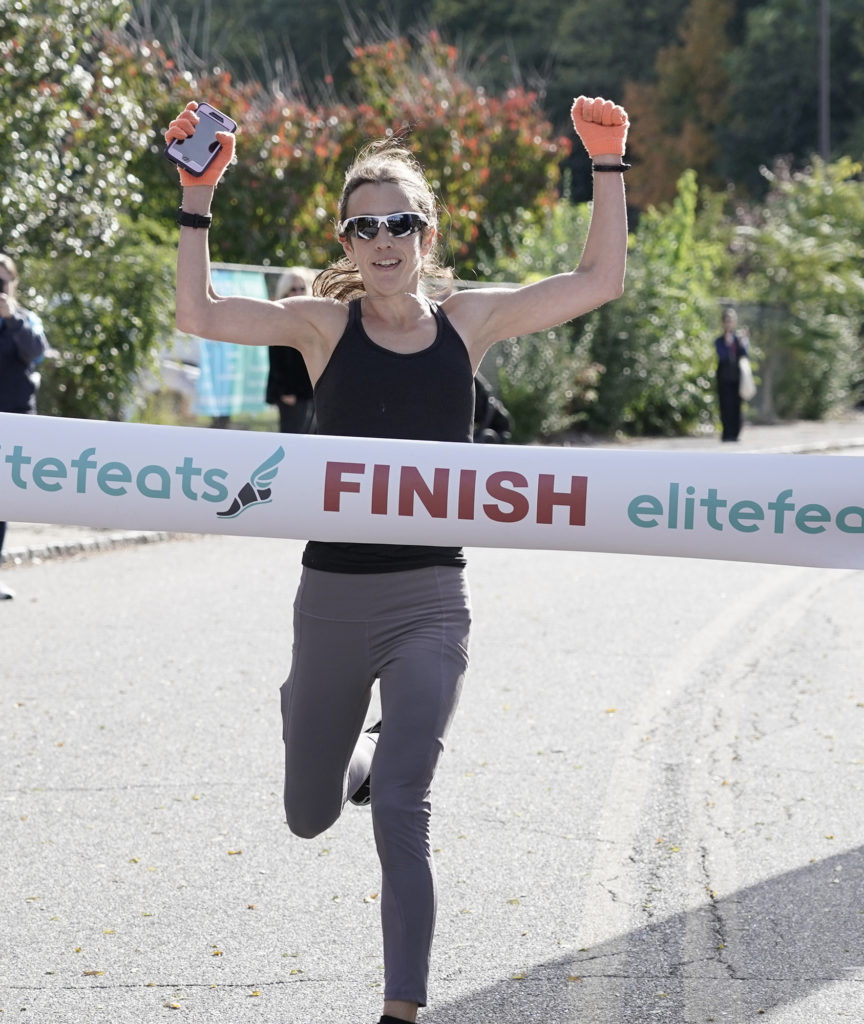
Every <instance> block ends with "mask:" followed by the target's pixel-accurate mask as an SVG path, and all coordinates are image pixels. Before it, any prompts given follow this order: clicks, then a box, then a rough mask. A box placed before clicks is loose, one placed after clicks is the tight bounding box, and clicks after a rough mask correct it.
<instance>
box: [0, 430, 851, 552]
mask: <svg viewBox="0 0 864 1024" xmlns="http://www.w3.org/2000/svg"><path fill="white" fill-rule="evenodd" d="M0 514H2V517H3V518H4V519H6V520H12V521H18V522H34V523H60V524H70V525H80V526H94V527H108V528H126V529H138V530H161V531H172V532H180V533H220V534H233V535H242V536H257V537H283V538H289V537H290V538H296V539H300V540H303V539H307V538H313V539H315V540H331V541H355V542H361V543H369V542H374V543H390V544H435V545H465V546H467V547H472V546H473V547H504V548H551V549H558V550H574V551H603V552H615V553H622V554H640V555H671V556H683V557H690V558H713V559H727V560H731V561H743V562H767V563H776V564H785V565H805V566H819V567H826V568H855V569H860V568H864V459H860V458H856V457H854V456H825V455H809V456H807V457H806V458H805V457H802V456H799V455H759V454H737V453H736V454H731V453H727V452H722V453H721V452H714V453H705V452H699V453H681V452H672V451H669V452H645V451H638V452H635V451H618V450H610V449H583V448H555V447H528V446H519V445H471V444H452V443H443V442H434V441H388V440H380V439H377V438H356V437H328V436H321V437H319V436H313V435H297V434H275V433H261V432H255V431H238V430H213V429H210V428H195V427H163V426H148V425H142V424H130V423H108V422H102V421H98V420H73V419H56V418H52V417H45V416H25V415H15V414H10V413H7V414H2V415H0Z"/></svg>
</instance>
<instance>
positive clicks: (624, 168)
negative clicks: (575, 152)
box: [591, 160, 633, 174]
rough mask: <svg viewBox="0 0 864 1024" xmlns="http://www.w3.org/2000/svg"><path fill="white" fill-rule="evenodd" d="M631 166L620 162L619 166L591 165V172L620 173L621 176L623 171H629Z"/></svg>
mask: <svg viewBox="0 0 864 1024" xmlns="http://www.w3.org/2000/svg"><path fill="white" fill-rule="evenodd" d="M632 166H633V165H632V164H625V163H624V161H623V160H622V161H621V163H620V164H591V170H592V171H620V172H621V173H622V174H623V173H624V172H625V171H629V170H630V168H631V167H632Z"/></svg>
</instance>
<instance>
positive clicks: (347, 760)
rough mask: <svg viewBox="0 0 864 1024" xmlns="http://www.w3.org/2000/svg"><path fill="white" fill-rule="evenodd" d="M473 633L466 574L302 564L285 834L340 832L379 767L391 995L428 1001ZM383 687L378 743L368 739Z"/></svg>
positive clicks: (379, 843)
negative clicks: (439, 821) (442, 834)
mask: <svg viewBox="0 0 864 1024" xmlns="http://www.w3.org/2000/svg"><path fill="white" fill-rule="evenodd" d="M470 625H471V611H470V601H469V596H468V587H467V581H466V579H465V573H464V570H462V569H457V568H451V567H444V566H435V567H432V568H428V569H413V570H409V571H406V572H395V573H378V574H351V573H328V572H320V571H318V570H315V569H304V570H303V574H302V577H301V580H300V587H299V589H298V591H297V597H296V600H295V602H294V652H293V662H292V665H291V673H290V675H289V676H288V679H287V680H286V681H285V683H284V684H283V686H282V721H283V737H284V740H285V814H286V817H287V821H288V825H289V826H290V828H291V830H292V832H294V833H295V834H296V835H298V836H303V837H305V838H310V839H311V838H312V837H314V836H316V835H318V834H319V833H321V832H323V831H324V830H325V829H327V828H329V827H330V825H332V824H333V822H334V821H335V820H336V819H337V818H338V817H339V815H340V814H341V812H342V808H343V806H344V805H345V801H346V800H347V798H348V796H350V795H351V794H353V793H354V792H355V791H356V790H357V788H358V787H359V786H360V784H361V783H362V782H363V780H364V779H365V778H366V776H367V775H368V774H369V772H370V768H371V773H372V781H371V794H372V805H371V806H372V824H373V830H374V833H375V844H376V847H377V850H378V857H379V859H380V861H381V869H382V883H381V927H382V931H383V936H384V998H385V999H404V1000H407V1001H409V1002H416V1003H419V1004H420V1005H421V1006H425V1005H426V983H427V978H428V974H429V955H430V949H431V946H432V934H433V931H434V928H435V910H436V890H435V868H434V864H433V861H432V851H431V848H430V843H429V817H430V811H431V802H430V789H431V785H432V777H433V776H434V774H435V769H436V767H437V765H438V760H439V758H440V756H441V753H442V751H443V749H444V737H445V736H446V733H447V730H448V728H449V725H450V722H451V720H452V717H453V713H454V711H455V709H456V704H457V703H458V700H459V694H460V691H461V688H462V680H463V679H464V676H465V671H466V669H467V667H468V633H469V630H470ZM376 678H378V679H380V689H381V716H382V726H381V734H380V737H379V738H378V743H377V747H376V744H375V740H374V739H373V738H372V737H370V736H368V735H367V734H365V733H363V734H362V735H361V730H362V728H363V723H364V720H365V717H366V712H367V710H368V707H369V700H370V691H371V687H372V684H373V682H374V681H375V679H376ZM373 754H374V758H373Z"/></svg>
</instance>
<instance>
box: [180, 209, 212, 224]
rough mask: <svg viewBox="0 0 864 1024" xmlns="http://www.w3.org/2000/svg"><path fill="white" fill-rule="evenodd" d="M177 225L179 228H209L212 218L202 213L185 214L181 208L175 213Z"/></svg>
mask: <svg viewBox="0 0 864 1024" xmlns="http://www.w3.org/2000/svg"><path fill="white" fill-rule="evenodd" d="M177 223H178V224H179V225H180V227H181V228H209V227H210V225H211V224H212V223H213V218H212V217H210V216H209V215H205V214H202V213H187V212H186V211H185V210H184V209H183V207H182V206H181V207H180V209H179V210H178V211H177Z"/></svg>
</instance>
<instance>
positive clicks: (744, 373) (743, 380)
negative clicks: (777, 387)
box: [738, 356, 756, 402]
mask: <svg viewBox="0 0 864 1024" xmlns="http://www.w3.org/2000/svg"><path fill="white" fill-rule="evenodd" d="M738 373H739V374H740V377H739V381H738V394H739V395H740V396H741V397H742V398H743V399H744V401H745V402H749V401H750V399H751V398H753V397H755V395H756V381H755V380H753V367H752V366H751V365H750V360H749V359H748V358H747V356H741V358H740V359H739V360H738Z"/></svg>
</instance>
